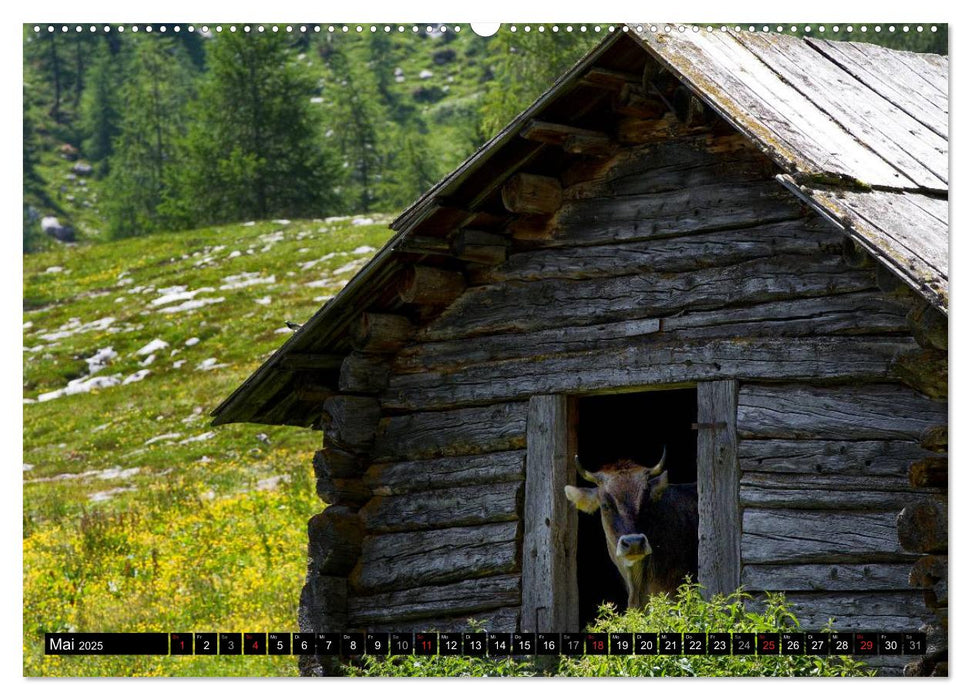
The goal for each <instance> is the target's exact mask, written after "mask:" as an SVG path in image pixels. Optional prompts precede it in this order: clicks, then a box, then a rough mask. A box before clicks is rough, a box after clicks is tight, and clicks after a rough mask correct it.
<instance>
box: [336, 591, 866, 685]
mask: <svg viewBox="0 0 971 700" xmlns="http://www.w3.org/2000/svg"><path fill="white" fill-rule="evenodd" d="M470 623H471V624H472V626H473V628H475V627H476V625H475V623H474V622H473V621H470ZM798 629H799V623H798V621H797V620H796V617H795V615H793V614H792V612H791V611H790V610H789V608H788V605H787V603H786V601H785V597H784V596H783V595H781V594H772V593H770V594H768V595H767V596H766V597H765V598H762V599H760V600H758V601H756V600H755V599H754V598H753V597H752V596H751V595H749V594H746V593H742V592H741V591H737V592H735V593H733V594H732V595H730V596H723V595H717V596H713V597H712V599H711V600H705V599H704V598H703V597H702V595H701V587H700V586H698V585H697V584H690V583H686V584H684V585H682V586H681V587H680V588H679V589H678V592H677V595H676V596H674V597H673V598H672V597H669V596H667V595H659V596H653V597H652V598H651V600H650V602H649V603H648V605H647V606H646V607H645V608H643V609H640V610H628V611H627V612H625V613H624V614H618V613H617V612H616V611H615V610H614V608H613V606H611V605H604V606H602V607H601V608H600V614H599V616H598V618H597V620H596V621H595V622H593V623H591V624H590V625H588V627H587V631H589V632H646V631H651V632H753V633H758V632H784V631H797V630H798ZM479 631H481V630H479ZM824 631H826V630H824ZM546 658H548V657H546ZM543 659H544V657H527V658H522V657H512V658H510V657H499V658H473V657H464V656H389V657H364V659H363V661H362V662H360V664H359V665H354V666H347V667H345V668H346V672H347V674H348V675H352V676H375V677H384V676H450V677H456V676H470V677H471V676H536V675H559V676H608V677H612V676H722V677H729V676H870V675H873V671H872V670H871V669H870V668H869V667H868V666H867V665H866V664H864V663H863V662H860V661H856V660H854V659H852V658H850V657H847V656H808V655H807V656H755V655H752V656H707V655H704V656H661V655H658V656H561V657H559V659H558V664H557V665H556V666H554V667H553V668H551V669H549V670H546V669H545V668H544V667H542V662H543ZM553 663H557V662H556V661H554V662H553Z"/></svg>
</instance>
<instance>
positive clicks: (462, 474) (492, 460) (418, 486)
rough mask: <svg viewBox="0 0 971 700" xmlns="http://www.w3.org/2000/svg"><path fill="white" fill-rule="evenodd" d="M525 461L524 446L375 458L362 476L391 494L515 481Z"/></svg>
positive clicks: (382, 492)
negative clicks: (472, 452) (455, 454)
mask: <svg viewBox="0 0 971 700" xmlns="http://www.w3.org/2000/svg"><path fill="white" fill-rule="evenodd" d="M525 463H526V452H525V451H524V450H510V451H508V452H491V453H488V454H484V455H473V456H471V457H441V458H439V459H425V460H417V461H413V462H394V463H387V462H385V463H381V462H376V463H374V464H372V465H371V467H370V468H369V469H368V470H367V472H366V473H365V474H364V477H363V478H364V483H365V484H366V485H367V487H368V488H370V489H371V492H372V493H374V495H376V496H394V495H400V494H407V493H415V492H421V491H429V490H432V489H445V488H452V487H456V486H474V485H482V484H497V483H502V482H505V481H517V480H520V479H522V478H523V475H524V473H525Z"/></svg>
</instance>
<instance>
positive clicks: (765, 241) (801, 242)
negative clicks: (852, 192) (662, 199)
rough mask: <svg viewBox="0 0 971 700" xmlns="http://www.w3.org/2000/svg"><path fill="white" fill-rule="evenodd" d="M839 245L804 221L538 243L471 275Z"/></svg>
mask: <svg viewBox="0 0 971 700" xmlns="http://www.w3.org/2000/svg"><path fill="white" fill-rule="evenodd" d="M841 250H842V247H841V241H840V237H839V235H838V234H835V233H834V232H833V231H832V230H820V227H818V226H812V225H807V223H806V222H804V221H786V222H782V223H776V224H769V225H766V226H759V227H754V228H745V229H738V230H733V231H719V232H716V233H703V234H697V235H692V236H679V237H674V238H663V239H660V240H647V241H633V242H628V241H625V242H618V243H610V244H607V245H584V246H579V247H569V248H568V247H556V248H542V249H539V250H533V251H527V252H523V253H517V254H515V255H512V256H511V257H510V258H509V260H508V261H506V262H505V263H504V264H502V265H498V266H496V267H494V268H490V269H488V270H484V271H483V272H482V273H481V274H479V275H476V277H475V278H474V281H475V282H476V283H477V284H485V283H494V282H502V281H507V280H538V279H557V278H569V279H588V278H593V277H604V276H612V275H631V274H638V273H644V272H684V271H689V270H698V269H700V268H705V267H716V266H724V265H733V264H736V263H740V262H742V261H746V260H754V259H756V258H765V257H771V256H777V255H817V254H820V253H833V254H835V253H838V252H840V251H841Z"/></svg>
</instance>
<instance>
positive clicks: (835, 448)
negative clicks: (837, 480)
mask: <svg viewBox="0 0 971 700" xmlns="http://www.w3.org/2000/svg"><path fill="white" fill-rule="evenodd" d="M738 454H739V462H740V464H741V466H742V472H743V473H747V472H767V473H776V474H812V475H827V474H845V475H857V474H859V475H861V476H862V475H870V474H872V475H881V476H885V477H896V478H897V479H898V481H902V480H903V479H904V478H905V477H906V475H907V469H908V467H909V466H910V464H911V462H913V461H914V460H916V459H920V458H921V457H924V456H925V455H926V454H927V453H926V452H924V451H923V450H922V449H921V448H920V447H919V446H918V445H917V444H915V443H914V442H913V441H909V440H908V441H904V440H847V441H841V440H785V439H767V440H742V441H740V442H739V446H738Z"/></svg>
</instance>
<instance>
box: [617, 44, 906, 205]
mask: <svg viewBox="0 0 971 700" xmlns="http://www.w3.org/2000/svg"><path fill="white" fill-rule="evenodd" d="M634 36H637V35H636V34H635V35H634ZM640 38H641V40H642V41H644V42H645V45H646V46H648V47H649V48H651V49H652V50H653V51H656V52H658V54H659V55H660V57H661V59H662V61H663V62H665V63H667V64H668V65H670V66H671V67H672V68H673V69H674V70H675V71H676V72H677V73H678V74H680V75H682V76H684V77H685V79H686V80H687V82H688V83H689V84H691V85H692V86H693V87H694V88H695V89H696V90H697V91H698V93H699V94H701V95H702V97H703V98H704V99H705V100H707V101H709V102H710V103H711V104H712V105H713V106H714V107H715V109H716V111H717V112H719V113H720V114H722V115H723V116H725V117H726V118H727V119H728V120H729V122H730V123H732V124H734V125H735V126H736V127H738V128H739V130H740V131H741V132H742V133H744V134H747V135H749V136H751V137H753V138H755V139H756V141H758V142H759V143H761V144H762V146H763V147H764V148H766V149H767V150H768V151H769V153H770V154H771V155H773V156H774V158H775V159H776V160H777V162H779V163H780V164H782V165H784V167H786V169H787V170H790V171H792V170H796V171H798V172H801V173H804V174H807V175H811V176H818V175H826V176H835V177H846V178H850V179H852V180H856V181H859V182H865V183H867V184H870V185H878V186H882V187H891V188H900V187H911V188H913V187H917V186H918V185H917V183H915V182H914V181H913V180H912V179H910V178H909V177H907V176H905V175H903V174H902V173H900V172H899V171H897V170H896V169H895V168H893V167H892V166H891V165H890V164H889V163H887V162H886V161H885V160H883V159H882V158H881V157H880V156H879V155H877V154H876V153H874V152H873V151H872V150H870V149H869V148H867V147H866V146H865V145H864V144H862V143H860V141H859V140H857V139H856V138H855V137H854V136H853V135H852V134H850V133H849V132H848V131H847V130H846V129H845V128H844V127H843V125H842V124H840V123H839V122H838V121H837V120H835V119H833V118H832V117H830V116H829V115H827V114H826V113H824V112H823V111H822V110H820V109H819V108H818V107H817V106H816V105H814V104H813V103H812V102H811V101H810V100H808V99H807V98H806V97H805V96H804V95H803V94H801V93H800V92H799V91H797V90H796V89H795V88H793V87H792V85H790V84H789V83H787V82H785V81H784V80H782V79H781V78H780V76H779V74H778V73H777V72H776V70H775V68H774V67H773V66H770V65H767V64H765V63H763V62H762V61H760V60H759V59H758V58H757V57H756V56H755V55H754V54H752V53H751V52H750V51H749V50H748V49H747V48H746V47H745V46H744V44H743V43H741V42H740V41H738V40H736V38H735V37H734V36H733V35H730V34H729V33H727V32H718V31H715V32H711V33H709V32H704V31H701V32H692V31H685V32H677V33H671V34H666V35H664V36H659V37H657V38H656V39H655V38H653V37H652V38H650V39H647V38H645V37H643V36H642V37H640ZM791 40H792V41H794V42H799V41H801V39H795V38H793V39H791ZM819 60H820V61H825V60H826V59H825V58H824V57H823V56H819Z"/></svg>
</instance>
